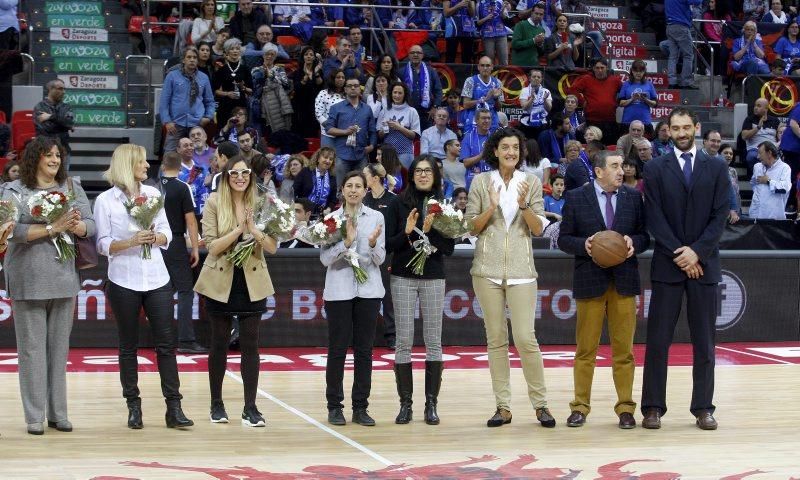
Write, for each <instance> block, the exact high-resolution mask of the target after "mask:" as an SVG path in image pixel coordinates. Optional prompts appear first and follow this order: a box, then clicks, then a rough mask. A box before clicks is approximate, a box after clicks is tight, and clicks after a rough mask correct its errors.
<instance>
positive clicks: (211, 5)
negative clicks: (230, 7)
mask: <svg viewBox="0 0 800 480" xmlns="http://www.w3.org/2000/svg"><path fill="white" fill-rule="evenodd" d="M224 26H225V21H224V20H222V18H220V17H218V16H217V0H203V6H202V7H200V16H199V17H197V18H195V19H194V21H193V22H192V43H193V44H195V45H197V44H198V43H199V42H209V43H214V41H215V40H216V39H217V32H218V31H220V30H221V29H222V27H224Z"/></svg>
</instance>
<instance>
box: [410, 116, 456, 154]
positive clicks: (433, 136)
mask: <svg viewBox="0 0 800 480" xmlns="http://www.w3.org/2000/svg"><path fill="white" fill-rule="evenodd" d="M449 120H450V119H449V118H448V116H447V109H446V108H444V107H439V108H437V109H436V114H435V115H434V116H433V122H434V124H433V125H432V126H430V127H428V128H427V129H425V130H424V131H423V132H422V135H421V137H420V150H419V152H420V154H430V155H433V156H434V157H436V158H438V159H439V160H444V159H445V157H446V156H447V155H446V153H445V148H444V145H445V143H447V141H449V140H455V139H457V138H458V137H457V136H456V134H455V132H453V131H452V130H450V129H449V128H447V123H448V121H449Z"/></svg>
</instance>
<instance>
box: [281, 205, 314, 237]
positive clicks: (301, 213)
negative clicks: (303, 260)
mask: <svg viewBox="0 0 800 480" xmlns="http://www.w3.org/2000/svg"><path fill="white" fill-rule="evenodd" d="M289 203H293V204H294V220H295V222H296V225H297V227H298V229H297V230H296V232H298V233H299V232H300V229H302V228H304V227H306V226H308V222H309V221H311V213H312V212H313V211H314V204H313V203H312V202H311V201H309V200H308V199H307V198H298V199H297V200H296V201H289ZM278 248H316V247H315V246H314V245H312V244H310V243H306V242H304V241H302V240H300V239H299V238H298V237H296V236H295V237H293V238H290V239H289V240H286V241H284V242H281V243H280V244H278Z"/></svg>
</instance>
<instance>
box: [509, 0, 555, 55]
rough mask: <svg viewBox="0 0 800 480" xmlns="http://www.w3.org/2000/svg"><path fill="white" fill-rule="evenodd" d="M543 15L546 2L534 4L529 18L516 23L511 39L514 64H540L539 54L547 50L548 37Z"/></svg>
mask: <svg viewBox="0 0 800 480" xmlns="http://www.w3.org/2000/svg"><path fill="white" fill-rule="evenodd" d="M520 3H521V2H520ZM543 17H544V4H543V3H537V4H536V5H534V6H533V14H531V15H530V16H529V18H527V19H525V20H520V21H519V22H517V24H516V25H514V35H513V37H512V39H511V63H513V64H514V65H520V66H525V65H528V66H535V65H539V55H540V54H542V53H544V52H545V40H546V38H547V34H546V33H545V28H544V26H543V25H542V18H543ZM559 52H560V50H559Z"/></svg>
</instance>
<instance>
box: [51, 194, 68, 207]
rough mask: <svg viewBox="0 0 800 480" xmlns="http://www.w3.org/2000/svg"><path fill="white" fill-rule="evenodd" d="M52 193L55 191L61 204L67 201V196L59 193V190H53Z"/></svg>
mask: <svg viewBox="0 0 800 480" xmlns="http://www.w3.org/2000/svg"><path fill="white" fill-rule="evenodd" d="M53 193H55V194H56V195H58V203H61V204H64V203H67V197H66V195H64V194H63V193H61V192H53Z"/></svg>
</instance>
